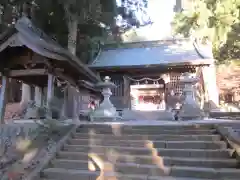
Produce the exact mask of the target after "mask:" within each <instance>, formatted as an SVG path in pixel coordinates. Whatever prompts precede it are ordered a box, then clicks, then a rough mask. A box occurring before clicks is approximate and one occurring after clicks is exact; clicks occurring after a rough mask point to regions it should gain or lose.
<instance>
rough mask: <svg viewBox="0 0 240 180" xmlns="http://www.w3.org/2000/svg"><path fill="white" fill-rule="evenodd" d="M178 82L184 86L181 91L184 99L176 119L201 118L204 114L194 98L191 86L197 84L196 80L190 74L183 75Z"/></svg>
mask: <svg viewBox="0 0 240 180" xmlns="http://www.w3.org/2000/svg"><path fill="white" fill-rule="evenodd" d="M180 82H181V83H182V84H184V85H185V87H184V89H183V93H184V95H185V99H184V101H183V105H182V107H181V110H180V112H179V114H178V117H179V118H180V119H186V120H187V119H199V118H203V116H204V113H203V111H202V110H201V108H200V105H199V104H198V103H197V101H196V99H195V96H194V87H193V86H194V85H195V84H196V83H197V82H198V78H196V77H193V76H192V75H191V74H190V73H185V74H183V76H182V78H181V79H180Z"/></svg>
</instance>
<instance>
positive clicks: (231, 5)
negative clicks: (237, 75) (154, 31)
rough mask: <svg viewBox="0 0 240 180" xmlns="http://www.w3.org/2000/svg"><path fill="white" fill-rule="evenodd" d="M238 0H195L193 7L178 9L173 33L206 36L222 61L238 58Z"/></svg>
mask: <svg viewBox="0 0 240 180" xmlns="http://www.w3.org/2000/svg"><path fill="white" fill-rule="evenodd" d="M239 23H240V1H239V0H195V1H194V4H193V8H192V9H188V10H185V11H183V12H180V13H177V14H176V16H175V18H174V21H173V30H174V33H175V34H176V35H177V34H181V35H183V36H184V37H189V36H192V37H194V38H198V39H203V38H207V39H208V40H210V41H211V42H212V44H213V51H214V55H215V58H217V59H218V60H220V61H223V60H229V59H233V58H239V55H240V54H239V47H240V46H239V39H240V37H239V36H240V28H239Z"/></svg>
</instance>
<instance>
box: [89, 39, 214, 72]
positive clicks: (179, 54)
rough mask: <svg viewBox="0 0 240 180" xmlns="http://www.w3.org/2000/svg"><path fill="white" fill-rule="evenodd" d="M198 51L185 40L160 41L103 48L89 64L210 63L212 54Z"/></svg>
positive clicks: (117, 65)
mask: <svg viewBox="0 0 240 180" xmlns="http://www.w3.org/2000/svg"><path fill="white" fill-rule="evenodd" d="M200 52H201V51H198V49H197V46H194V44H193V43H190V42H185V41H184V42H174V43H161V44H157V45H156V44H155V45H154V46H151V45H149V44H148V45H146V46H142V47H139V46H138V47H131V48H115V49H103V50H102V51H101V52H100V54H99V56H98V57H97V58H96V59H95V61H93V62H92V64H90V65H89V66H90V67H119V66H121V67H129V66H148V65H161V64H163V65H164V64H165V65H167V64H182V63H189V64H191V63H192V64H211V63H212V62H211V59H213V58H212V56H211V55H208V56H205V55H203V54H200ZM201 53H202V52H201ZM208 60H209V61H208Z"/></svg>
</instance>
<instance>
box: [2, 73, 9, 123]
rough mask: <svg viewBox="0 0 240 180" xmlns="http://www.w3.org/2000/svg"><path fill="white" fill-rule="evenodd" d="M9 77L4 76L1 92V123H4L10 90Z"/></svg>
mask: <svg viewBox="0 0 240 180" xmlns="http://www.w3.org/2000/svg"><path fill="white" fill-rule="evenodd" d="M8 85H9V79H8V77H7V76H4V75H3V76H2V87H1V93H0V118H1V119H0V120H1V122H0V123H1V124H4V123H5V122H4V115H5V109H6V103H7V92H8Z"/></svg>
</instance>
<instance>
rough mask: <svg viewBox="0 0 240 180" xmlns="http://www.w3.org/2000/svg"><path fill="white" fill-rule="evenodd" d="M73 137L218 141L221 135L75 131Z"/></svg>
mask: <svg viewBox="0 0 240 180" xmlns="http://www.w3.org/2000/svg"><path fill="white" fill-rule="evenodd" d="M73 137H74V138H77V139H89V138H91V139H104V140H113V139H117V140H131V141H135V140H154V141H161V140H164V141H171V140H174V141H178V140H180V141H193V140H198V141H219V140H221V136H220V135H218V134H209V135H179V134H160V135H123V136H115V135H109V134H97V135H94V134H91V135H89V134H88V133H85V134H84V133H75V134H74V135H73Z"/></svg>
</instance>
